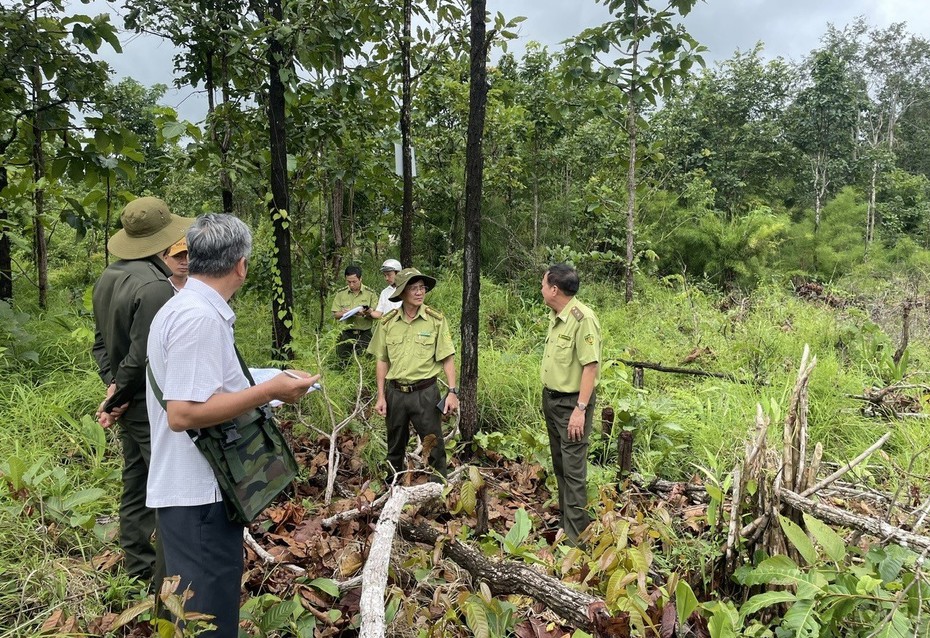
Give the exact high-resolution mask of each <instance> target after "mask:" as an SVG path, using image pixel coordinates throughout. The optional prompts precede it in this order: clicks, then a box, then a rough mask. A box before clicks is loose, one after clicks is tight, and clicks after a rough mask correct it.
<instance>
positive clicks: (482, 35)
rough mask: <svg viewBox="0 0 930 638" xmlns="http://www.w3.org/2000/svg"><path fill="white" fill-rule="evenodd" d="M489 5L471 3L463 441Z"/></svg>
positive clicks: (472, 393) (474, 317) (471, 395)
mask: <svg viewBox="0 0 930 638" xmlns="http://www.w3.org/2000/svg"><path fill="white" fill-rule="evenodd" d="M486 4H487V3H486V0H471V81H470V85H469V98H468V138H467V142H466V147H465V167H466V175H465V254H464V272H463V273H462V380H461V387H462V389H461V411H462V420H461V422H460V423H459V427H460V428H461V431H462V439H463V440H464V441H471V440H472V439H473V438H474V436H475V434H476V433H477V432H478V309H479V305H480V294H479V293H480V289H481V191H482V179H483V177H484V154H483V152H482V148H481V144H482V139H483V137H484V116H485V111H486V107H487V101H488V80H487V74H488V73H487V55H488V48H487V47H488V43H487V42H486V28H485V24H484V18H485V7H486Z"/></svg>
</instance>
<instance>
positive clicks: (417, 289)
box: [407, 284, 426, 292]
mask: <svg viewBox="0 0 930 638" xmlns="http://www.w3.org/2000/svg"><path fill="white" fill-rule="evenodd" d="M407 290H409V291H410V292H426V286H424V285H423V284H418V285H416V286H407Z"/></svg>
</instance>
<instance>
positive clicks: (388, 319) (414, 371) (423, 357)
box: [368, 304, 455, 382]
mask: <svg viewBox="0 0 930 638" xmlns="http://www.w3.org/2000/svg"><path fill="white" fill-rule="evenodd" d="M368 352H369V353H370V354H373V355H374V356H375V358H377V359H378V360H379V361H387V362H388V363H389V364H390V366H391V367H390V368H389V369H388V373H387V376H386V377H385V378H386V379H397V380H399V381H408V382H411V381H422V380H424V379H431V378H432V377H435V376H437V375H438V374H439V373H440V372H441V371H442V361H443V360H444V359H445V358H446V357H448V356H450V355H453V354H455V346H454V345H453V343H452V337H451V336H450V334H449V322H448V321H446V318H445V317H444V316H443V315H442V313H441V312H438V311H436V310H433V309H432V308H428V307H427V306H426V304H422V305H421V306H420V308H419V310H418V311H417V314H416V316H415V317H414V318H413V319H412V320H411V321H410V322H409V323H408V322H407V321H405V319H404V310H403V308H400V309H398V310H392V311H391V312H389V313H388V314H386V315H384V317H382V318H381V324H380V325H379V327H378V329H377V330H375V333H374V336H373V337H372V339H371V343H370V344H369V345H368Z"/></svg>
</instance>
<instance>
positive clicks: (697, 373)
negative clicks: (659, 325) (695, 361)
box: [614, 359, 768, 385]
mask: <svg viewBox="0 0 930 638" xmlns="http://www.w3.org/2000/svg"><path fill="white" fill-rule="evenodd" d="M614 360H615V361H619V362H620V363H622V364H623V365H625V366H629V367H631V368H633V369H634V370H635V369H636V368H640V369H646V370H655V371H656V372H670V373H672V374H687V375H691V376H693V377H710V378H712V379H726V380H727V381H732V382H733V383H742V384H743V385H768V384H767V383H766V382H765V381H757V380H750V379H740V378H739V377H736V376H733V375H732V374H729V373H726V372H708V371H707V370H698V369H695V368H678V367H676V366H665V365H662V364H661V363H651V362H649V361H628V360H626V359H614Z"/></svg>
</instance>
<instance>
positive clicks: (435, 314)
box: [426, 306, 445, 320]
mask: <svg viewBox="0 0 930 638" xmlns="http://www.w3.org/2000/svg"><path fill="white" fill-rule="evenodd" d="M426 314H428V315H429V316H431V317H433V318H434V319H440V320H442V319H445V317H444V316H443V314H442V313H441V312H439V311H438V310H433V309H432V308H430V307H429V306H426Z"/></svg>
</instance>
